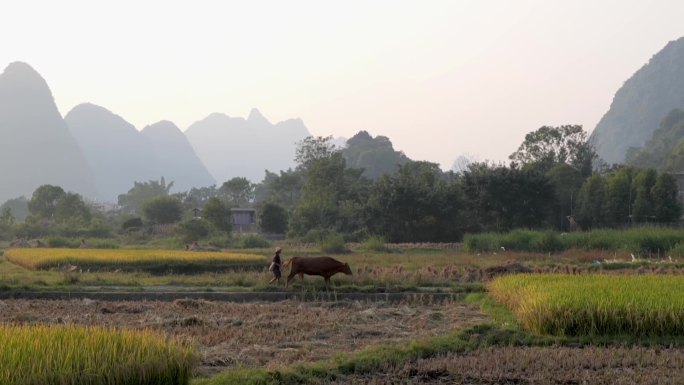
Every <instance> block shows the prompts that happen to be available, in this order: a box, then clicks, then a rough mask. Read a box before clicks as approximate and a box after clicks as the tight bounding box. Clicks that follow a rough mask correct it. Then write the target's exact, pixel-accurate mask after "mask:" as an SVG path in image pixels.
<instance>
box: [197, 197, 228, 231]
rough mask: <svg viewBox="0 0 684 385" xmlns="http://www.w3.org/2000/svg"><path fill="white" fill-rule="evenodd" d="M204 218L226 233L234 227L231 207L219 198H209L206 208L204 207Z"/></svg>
mask: <svg viewBox="0 0 684 385" xmlns="http://www.w3.org/2000/svg"><path fill="white" fill-rule="evenodd" d="M202 218H203V219H205V220H206V221H207V222H209V223H211V225H212V226H213V227H214V228H215V229H216V230H218V231H221V232H224V233H226V234H228V233H230V231H231V229H232V228H233V224H232V222H231V215H230V209H229V208H228V206H226V205H225V204H223V202H221V200H220V199H218V198H215V197H214V198H209V200H208V201H207V203H206V205H204V208H202Z"/></svg>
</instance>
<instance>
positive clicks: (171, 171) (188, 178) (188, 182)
mask: <svg viewBox="0 0 684 385" xmlns="http://www.w3.org/2000/svg"><path fill="white" fill-rule="evenodd" d="M141 133H142V134H143V135H144V136H145V137H147V139H148V142H149V143H150V146H151V148H152V152H153V153H154V155H155V157H156V160H157V165H158V166H159V170H158V172H159V175H163V176H164V177H165V179H166V180H167V181H173V182H174V183H173V187H172V188H171V191H188V190H190V189H191V188H193V187H205V186H211V185H213V184H216V181H215V180H214V177H213V176H211V174H209V171H207V168H206V167H204V164H203V163H202V161H201V160H200V159H199V157H197V154H195V151H194V150H193V149H192V146H191V145H190V142H189V141H188V138H187V137H186V136H185V135H184V134H183V132H182V131H181V130H180V129H179V128H178V127H177V126H176V125H175V124H173V123H172V122H169V121H168V120H162V121H161V122H157V123H155V124H152V125H149V126H147V127H145V128H144V129H143V130H142V131H141Z"/></svg>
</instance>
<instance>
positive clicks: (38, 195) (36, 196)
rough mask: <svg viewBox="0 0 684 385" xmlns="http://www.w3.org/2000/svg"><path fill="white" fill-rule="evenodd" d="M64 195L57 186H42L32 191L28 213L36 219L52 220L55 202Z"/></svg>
mask: <svg viewBox="0 0 684 385" xmlns="http://www.w3.org/2000/svg"><path fill="white" fill-rule="evenodd" d="M64 195H66V193H65V192H64V190H63V189H62V188H61V187H59V186H53V185H49V184H44V185H42V186H40V187H38V188H37V189H36V190H35V191H33V195H32V196H31V200H30V201H29V203H28V208H29V212H30V213H31V215H33V216H35V217H37V218H45V219H52V218H53V216H54V215H55V209H56V207H57V202H58V201H59V200H60V199H61V198H62V197H64Z"/></svg>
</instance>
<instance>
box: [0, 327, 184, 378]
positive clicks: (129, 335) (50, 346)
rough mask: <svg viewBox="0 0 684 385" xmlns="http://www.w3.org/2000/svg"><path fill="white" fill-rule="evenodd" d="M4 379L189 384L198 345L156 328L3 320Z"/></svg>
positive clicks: (0, 360) (0, 374) (0, 358)
mask: <svg viewBox="0 0 684 385" xmlns="http://www.w3.org/2000/svg"><path fill="white" fill-rule="evenodd" d="M0 341H2V343H1V344H0V384H15V385H29V384H31V385H33V384H63V385H85V384H88V385H90V384H92V385H95V384H111V385H118V384H141V385H143V384H144V385H153V384H154V385H157V384H169V385H176V384H177V385H185V384H187V383H188V380H189V377H190V374H191V370H192V367H193V366H194V365H195V363H196V362H197V357H196V355H195V353H194V352H193V349H192V348H191V347H190V346H189V345H187V344H183V343H180V342H178V341H175V340H168V341H167V340H166V339H165V338H164V337H162V336H159V335H157V334H155V333H153V332H150V331H130V330H116V329H110V328H99V327H84V326H74V325H60V326H45V325H32V326H15V325H0Z"/></svg>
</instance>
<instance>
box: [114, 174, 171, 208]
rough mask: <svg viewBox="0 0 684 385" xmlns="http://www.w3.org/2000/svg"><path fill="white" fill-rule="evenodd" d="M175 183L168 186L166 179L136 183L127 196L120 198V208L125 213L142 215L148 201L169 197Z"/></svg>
mask: <svg viewBox="0 0 684 385" xmlns="http://www.w3.org/2000/svg"><path fill="white" fill-rule="evenodd" d="M172 186H173V182H171V183H169V184H168V185H167V184H166V181H165V180H164V177H162V178H161V180H160V181H159V182H157V181H156V180H151V181H148V182H135V183H134V184H133V187H132V188H131V189H130V190H128V192H127V193H126V194H121V195H119V197H118V200H119V206H121V210H122V212H124V213H128V214H133V213H137V214H142V206H143V204H144V203H145V202H146V201H149V200H151V199H153V198H157V197H162V196H168V195H169V191H170V190H171V187H172Z"/></svg>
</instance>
